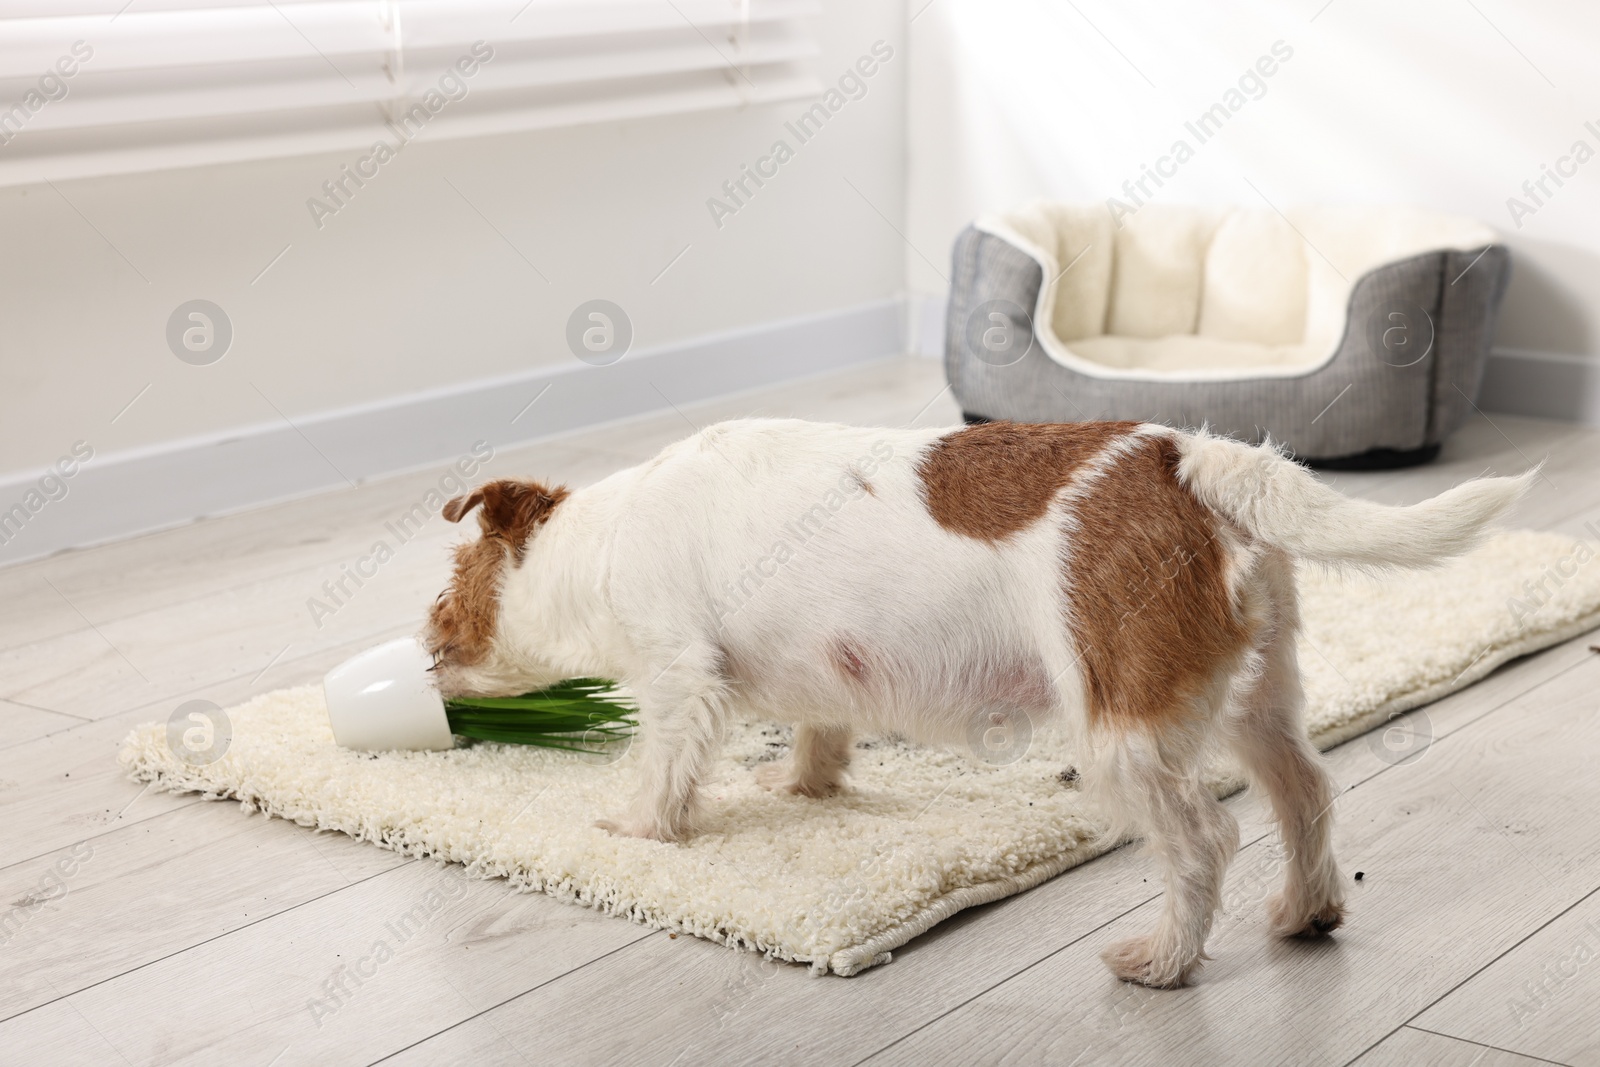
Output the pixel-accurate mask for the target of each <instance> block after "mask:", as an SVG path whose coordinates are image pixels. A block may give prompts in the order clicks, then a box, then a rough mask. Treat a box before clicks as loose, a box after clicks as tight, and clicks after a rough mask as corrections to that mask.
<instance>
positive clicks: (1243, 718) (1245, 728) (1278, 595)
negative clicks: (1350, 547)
mask: <svg viewBox="0 0 1600 1067" xmlns="http://www.w3.org/2000/svg"><path fill="white" fill-rule="evenodd" d="M1259 574H1260V576H1261V582H1262V583H1263V584H1262V587H1261V588H1262V592H1263V593H1264V594H1265V595H1266V597H1267V599H1268V601H1269V603H1270V611H1271V615H1272V619H1271V625H1270V626H1269V628H1268V629H1267V631H1266V633H1265V635H1264V641H1263V644H1262V645H1261V646H1260V648H1259V650H1258V651H1259V655H1260V656H1261V671H1260V673H1259V675H1258V676H1257V677H1256V678H1255V680H1254V683H1253V684H1252V685H1251V686H1250V688H1248V689H1247V690H1246V691H1245V693H1244V695H1243V697H1242V699H1241V700H1240V702H1239V706H1238V707H1237V708H1235V709H1233V711H1232V713H1231V715H1230V721H1229V722H1228V724H1227V736H1228V743H1229V747H1230V748H1231V749H1232V751H1233V752H1234V754H1235V755H1236V756H1238V758H1239V760H1240V762H1241V763H1242V764H1243V765H1244V769H1245V772H1246V773H1247V774H1248V775H1249V778H1250V781H1251V782H1252V783H1253V784H1254V785H1255V786H1256V787H1257V788H1259V789H1261V790H1263V791H1264V792H1265V793H1266V795H1267V798H1268V800H1270V801H1271V803H1272V811H1273V815H1274V816H1275V817H1276V818H1277V821H1278V831H1279V833H1280V834H1281V835H1282V838H1283V845H1284V849H1285V851H1286V853H1287V860H1286V863H1287V867H1286V871H1285V878H1284V886H1283V891H1282V892H1281V893H1279V894H1278V895H1276V896H1274V897H1273V898H1272V899H1271V900H1269V901H1268V903H1267V907H1268V910H1269V913H1270V915H1271V918H1272V931H1273V933H1275V934H1278V935H1280V936H1284V937H1295V936H1316V935H1319V934H1325V933H1328V932H1329V931H1331V930H1333V929H1335V928H1337V927H1338V926H1339V925H1340V923H1342V922H1343V921H1344V886H1343V881H1342V880H1341V878H1340V876H1339V866H1338V863H1337V862H1336V861H1335V859H1334V855H1333V841H1332V836H1333V801H1334V798H1335V796H1336V795H1337V793H1336V790H1335V786H1334V783H1333V780H1332V778H1331V777H1330V776H1329V774H1328V771H1327V769H1326V766H1325V764H1324V761H1323V759H1322V756H1321V755H1320V754H1318V752H1317V750H1316V749H1315V748H1313V747H1312V745H1311V742H1310V741H1309V740H1307V738H1306V733H1305V727H1304V725H1303V724H1302V722H1301V708H1302V706H1303V704H1304V702H1305V697H1304V694H1303V693H1302V691H1301V688H1300V667H1299V664H1298V663H1297V661H1296V657H1295V634H1296V631H1297V630H1298V628H1299V618H1298V611H1297V608H1296V603H1295V599H1296V597H1295V586H1294V572H1293V564H1292V563H1290V561H1289V560H1288V558H1287V557H1286V556H1284V555H1283V554H1282V553H1281V552H1274V553H1273V554H1272V555H1270V556H1267V557H1266V558H1264V559H1263V560H1262V561H1261V564H1260V570H1259Z"/></svg>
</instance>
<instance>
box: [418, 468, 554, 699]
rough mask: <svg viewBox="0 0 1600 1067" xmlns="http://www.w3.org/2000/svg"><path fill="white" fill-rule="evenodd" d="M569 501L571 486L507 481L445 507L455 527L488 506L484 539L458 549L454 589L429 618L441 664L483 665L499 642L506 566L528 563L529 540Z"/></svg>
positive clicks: (430, 643)
mask: <svg viewBox="0 0 1600 1067" xmlns="http://www.w3.org/2000/svg"><path fill="white" fill-rule="evenodd" d="M569 495H570V494H569V493H568V492H567V489H566V487H565V486H559V485H558V486H556V487H555V488H553V489H546V488H545V487H544V486H542V485H540V484H539V483H537V482H517V481H512V480H510V479H501V480H499V481H493V482H486V483H485V484H483V485H481V486H479V487H478V488H476V489H474V490H473V491H472V492H470V493H468V494H467V495H465V496H458V497H455V498H453V499H451V500H450V501H449V502H447V503H446V504H445V506H444V511H443V515H444V517H445V518H446V519H448V520H449V521H451V522H460V521H461V520H462V518H464V517H465V516H466V515H467V513H468V512H470V511H471V510H472V509H473V508H475V507H478V506H479V505H482V510H481V511H480V512H479V513H478V526H479V529H480V530H481V531H482V536H481V537H479V538H478V540H476V541H469V542H467V543H466V544H463V545H457V546H456V550H455V571H454V573H453V574H452V575H451V576H450V585H449V587H448V588H447V589H445V591H444V592H442V593H440V594H439V599H438V600H436V601H434V605H433V610H432V611H430V612H429V614H428V626H427V630H426V632H425V634H424V641H425V643H426V644H427V648H428V651H429V653H431V654H432V655H433V658H434V662H435V664H437V665H448V666H452V667H470V666H472V665H474V664H477V663H481V662H483V659H484V657H486V656H487V655H488V654H489V649H490V646H491V644H492V642H493V640H494V629H495V619H496V616H497V615H498V613H499V607H500V583H501V581H502V579H503V577H504V571H505V564H506V560H507V559H508V558H509V559H511V560H512V561H513V562H514V563H518V564H520V563H521V562H522V556H523V553H524V552H525V551H526V550H527V545H528V538H529V537H531V536H533V533H534V531H535V530H537V529H538V528H539V527H540V526H542V525H543V524H544V523H546V522H548V521H549V519H550V514H551V512H553V511H554V510H555V508H556V505H558V504H560V503H561V502H562V501H563V500H565V499H566V498H567V497H568V496H569Z"/></svg>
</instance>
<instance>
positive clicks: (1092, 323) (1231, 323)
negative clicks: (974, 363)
mask: <svg viewBox="0 0 1600 1067" xmlns="http://www.w3.org/2000/svg"><path fill="white" fill-rule="evenodd" d="M978 227H979V228H980V229H982V230H986V231H988V232H990V233H995V234H999V235H1000V236H1002V237H1005V238H1006V239H1007V240H1010V241H1011V242H1012V243H1014V244H1016V245H1017V246H1018V247H1019V248H1022V249H1023V250H1024V251H1026V252H1027V253H1028V254H1029V255H1031V256H1033V257H1034V258H1035V259H1036V260H1038V262H1039V264H1040V266H1041V267H1042V268H1043V270H1044V285H1043V287H1042V288H1041V290H1040V294H1039V306H1038V307H1037V308H1035V309H1032V310H1033V311H1034V313H1035V317H1036V319H1038V320H1040V321H1044V322H1048V323H1050V326H1051V329H1050V330H1042V331H1040V334H1041V341H1042V342H1043V348H1044V350H1045V352H1046V354H1048V355H1049V356H1050V358H1052V359H1054V360H1056V361H1057V362H1058V363H1062V364H1064V365H1066V366H1071V367H1074V368H1075V369H1077V370H1079V371H1082V372H1084V373H1088V374H1104V373H1106V372H1113V373H1114V372H1117V371H1136V372H1139V373H1149V374H1153V375H1156V376H1159V377H1176V378H1181V377H1184V376H1185V375H1186V374H1189V373H1191V372H1198V373H1199V376H1201V377H1216V376H1218V375H1226V374H1227V373H1229V372H1230V371H1237V372H1239V374H1240V375H1241V376H1247V375H1249V374H1250V373H1251V372H1258V371H1264V372H1266V373H1268V374H1272V373H1304V372H1305V371H1308V370H1311V369H1313V368H1315V367H1318V366H1320V365H1322V364H1323V363H1324V362H1326V361H1327V360H1329V359H1331V358H1332V357H1333V355H1334V353H1335V351H1336V350H1337V349H1338V347H1339V343H1340V341H1341V339H1342V338H1343V336H1344V327H1345V321H1344V320H1345V314H1346V309H1347V308H1348V306H1349V301H1350V289H1351V286H1352V285H1353V284H1354V283H1355V281H1356V280H1357V279H1359V278H1360V277H1361V276H1362V275H1364V274H1366V273H1367V272H1368V271H1371V270H1372V269H1374V268H1376V267H1379V266H1382V265H1383V264H1385V263H1390V262H1394V261H1396V260H1400V259H1406V258H1409V257H1411V256H1415V255H1420V254H1422V253H1424V252H1432V251H1437V250H1440V249H1447V248H1449V249H1463V250H1470V249H1475V248H1482V247H1483V246H1485V245H1489V244H1493V243H1495V241H1496V240H1497V238H1496V236H1495V232H1494V231H1493V230H1492V229H1490V228H1489V227H1488V226H1485V225H1483V224H1482V223H1480V222H1477V221H1475V220H1472V219H1465V218H1460V217H1456V216H1451V215H1443V214H1439V213H1436V212H1430V211H1423V210H1420V209H1416V208H1407V207H1393V206H1380V207H1373V206H1364V205H1336V206H1324V207H1312V208H1302V209H1298V210H1293V211H1290V212H1288V213H1287V217H1284V216H1281V215H1279V214H1278V213H1277V212H1276V211H1273V210H1272V209H1270V208H1213V207H1203V206H1197V205H1188V204H1161V203H1154V204H1147V205H1145V206H1144V207H1143V208H1141V209H1140V210H1139V211H1138V212H1137V213H1135V214H1133V215H1130V216H1126V217H1124V218H1123V219H1122V225H1121V227H1120V228H1118V227H1116V225H1115V223H1113V221H1112V219H1111V216H1110V212H1109V211H1108V209H1107V208H1106V206H1105V205H1104V204H1098V203H1096V204H1058V203H1049V202H1044V201H1039V202H1035V203H1033V204H1030V205H1028V206H1027V207H1025V208H1023V209H1021V210H1019V211H1016V212H1012V213H1010V214H1007V215H1001V216H990V217H988V218H985V219H982V220H980V221H979V223H978ZM1085 249H1087V251H1085ZM1080 252H1083V255H1082V257H1081V258H1079V259H1078V260H1077V262H1076V264H1074V263H1073V260H1074V259H1075V258H1076V257H1078V255H1079V253H1080ZM1069 266H1070V269H1067V268H1068V267H1069Z"/></svg>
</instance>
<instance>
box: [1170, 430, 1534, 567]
mask: <svg viewBox="0 0 1600 1067" xmlns="http://www.w3.org/2000/svg"><path fill="white" fill-rule="evenodd" d="M1178 447H1179V451H1180V453H1181V455H1182V459H1181V460H1180V461H1179V464H1178V477H1179V478H1180V479H1181V480H1182V481H1183V483H1184V484H1185V485H1187V486H1188V487H1189V489H1190V491H1191V492H1193V493H1194V494H1195V495H1196V496H1197V497H1199V499H1200V500H1201V502H1202V503H1204V504H1205V505H1206V506H1207V507H1210V508H1212V509H1213V510H1215V511H1218V512H1221V513H1222V514H1223V515H1226V516H1227V517H1228V518H1230V519H1232V520H1233V521H1234V522H1236V523H1238V524H1239V525H1240V526H1242V527H1243V528H1244V529H1245V530H1246V531H1247V532H1248V533H1250V534H1251V535H1252V536H1254V537H1258V538H1260V539H1261V540H1263V541H1265V542H1267V543H1268V544H1270V545H1276V546H1277V547H1279V548H1281V549H1283V550H1284V551H1286V552H1288V553H1289V554H1290V555H1292V556H1295V557H1298V558H1300V559H1309V560H1318V561H1321V562H1324V563H1337V564H1346V565H1351V566H1357V567H1373V568H1385V567H1427V566H1430V565H1432V564H1435V563H1439V562H1441V561H1443V560H1447V559H1449V558H1451V557H1453V556H1459V555H1461V554H1462V553H1463V552H1468V551H1470V550H1471V549H1473V548H1474V547H1476V546H1477V544H1478V543H1479V542H1480V541H1482V540H1483V538H1484V535H1485V532H1486V528H1487V527H1488V525H1489V523H1490V522H1492V521H1493V520H1494V519H1495V518H1496V517H1498V516H1499V515H1501V514H1502V513H1503V512H1505V511H1506V510H1507V509H1508V508H1510V507H1511V505H1512V504H1514V503H1516V501H1517V498H1518V497H1520V496H1521V495H1522V494H1523V493H1524V492H1526V491H1527V489H1528V486H1529V485H1530V484H1532V481H1533V479H1534V478H1536V477H1538V474H1539V470H1538V468H1537V467H1535V468H1534V469H1533V470H1530V471H1528V472H1527V473H1525V474H1522V475H1519V476H1518V477H1515V478H1478V479H1475V480H1474V481H1470V482H1465V483H1463V484H1461V485H1458V486H1456V487H1455V488H1454V489H1451V490H1449V491H1447V492H1444V493H1440V494H1439V495H1438V496H1436V497H1433V498H1432V499H1431V500H1424V501H1423V502H1422V503H1420V504H1413V505H1411V506H1410V507H1387V506H1385V505H1383V504H1375V503H1373V502H1372V501H1370V500H1358V499H1356V498H1353V497H1347V496H1344V495H1343V494H1341V493H1337V492H1335V491H1334V490H1332V489H1330V488H1328V487H1327V486H1326V485H1324V484H1323V483H1322V482H1320V481H1318V480H1317V478H1316V477H1315V476H1313V475H1312V474H1311V472H1310V471H1308V470H1306V469H1305V468H1304V467H1302V466H1300V465H1299V464H1297V463H1295V462H1294V461H1293V460H1290V459H1288V458H1287V457H1285V456H1283V455H1282V454H1281V453H1279V452H1278V451H1277V450H1276V449H1274V448H1273V447H1271V445H1270V443H1269V444H1268V445H1264V446H1261V447H1259V448H1258V447H1252V446H1250V445H1246V444H1242V443H1240V442H1238V441H1232V440H1229V439H1227V438H1221V437H1213V436H1211V435H1209V434H1207V433H1204V432H1201V433H1198V434H1179V435H1178Z"/></svg>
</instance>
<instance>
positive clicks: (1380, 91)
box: [906, 0, 1600, 360]
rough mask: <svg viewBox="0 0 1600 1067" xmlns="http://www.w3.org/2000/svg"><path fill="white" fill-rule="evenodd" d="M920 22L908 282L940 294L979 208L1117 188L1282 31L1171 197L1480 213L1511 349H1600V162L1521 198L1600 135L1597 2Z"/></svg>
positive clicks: (1097, 4) (938, 7) (1057, 11)
mask: <svg viewBox="0 0 1600 1067" xmlns="http://www.w3.org/2000/svg"><path fill="white" fill-rule="evenodd" d="M1080 13H1081V14H1080ZM911 25H912V66H911V71H912V73H911V96H910V100H911V110H910V138H911V140H910V162H909V177H910V183H911V184H910V198H909V203H908V212H909V227H910V228H909V230H908V236H909V237H910V240H911V243H912V244H913V245H914V246H915V249H916V250H915V251H911V252H908V254H907V256H906V263H907V270H908V274H909V277H910V280H911V287H912V290H913V292H914V293H916V294H920V295H925V296H942V294H943V291H944V288H945V282H944V280H943V279H942V278H941V277H940V275H939V273H938V272H948V266H947V264H948V259H949V250H950V244H951V242H952V240H953V239H954V237H955V235H956V234H957V233H958V232H959V231H960V229H961V228H962V227H963V226H964V225H966V223H967V222H969V221H970V220H971V219H972V218H973V217H974V216H976V215H978V214H980V213H982V212H984V211H990V210H998V209H1004V208H1007V207H1011V206H1015V205H1017V204H1019V203H1021V202H1023V201H1025V200H1028V199H1031V198H1034V197H1041V196H1043V197H1049V198H1054V199H1061V200H1081V201H1104V200H1105V198H1106V197H1108V196H1113V195H1117V196H1121V195H1123V194H1122V192H1121V187H1122V183H1123V182H1124V181H1126V180H1130V179H1137V178H1138V177H1139V175H1140V172H1141V168H1142V167H1143V166H1144V165H1145V164H1151V163H1154V162H1155V160H1156V158H1157V157H1158V156H1160V155H1163V154H1165V153H1166V152H1167V151H1168V149H1169V147H1170V146H1171V144H1172V142H1173V141H1174V140H1175V139H1177V138H1178V137H1182V136H1186V134H1185V132H1184V129H1183V124H1184V122H1185V121H1189V120H1193V119H1194V118H1195V117H1196V116H1198V115H1199V114H1200V113H1201V112H1203V111H1205V110H1206V109H1207V108H1208V107H1210V106H1211V105H1212V104H1213V103H1216V102H1218V101H1219V100H1220V99H1221V98H1222V96H1223V94H1224V93H1225V92H1226V91H1227V90H1228V89H1230V88H1232V87H1234V86H1235V85H1236V84H1237V81H1238V78H1239V76H1240V75H1241V74H1242V73H1243V72H1244V71H1245V70H1246V68H1248V67H1250V66H1251V65H1252V64H1254V63H1255V62H1256V60H1257V59H1258V57H1260V56H1263V55H1266V54H1268V53H1269V51H1270V49H1271V46H1272V45H1273V43H1274V42H1276V41H1280V40H1281V41H1283V42H1284V44H1285V45H1287V46H1288V47H1289V48H1291V49H1292V50H1293V56H1292V58H1291V59H1289V60H1288V61H1287V62H1285V63H1282V64H1280V65H1279V66H1278V69H1277V71H1276V72H1275V73H1274V74H1273V76H1272V77H1271V78H1269V79H1266V81H1265V86H1266V91H1265V94H1264V95H1263V96H1261V98H1260V99H1251V100H1249V101H1248V102H1247V103H1246V104H1245V105H1244V106H1243V107H1242V108H1241V109H1240V110H1239V111H1238V112H1237V113H1235V114H1233V115H1232V117H1231V119H1230V120H1229V122H1228V123H1227V125H1226V127H1225V128H1224V130H1223V132H1222V133H1221V134H1219V135H1218V136H1216V137H1215V138H1213V139H1211V140H1210V141H1208V142H1206V143H1205V144H1203V145H1201V146H1199V147H1198V149H1197V151H1196V154H1195V157H1194V158H1193V159H1192V160H1190V161H1189V162H1187V163H1186V164H1185V165H1184V166H1182V167H1181V168H1179V170H1178V173H1177V175H1176V176H1175V177H1174V178H1172V179H1170V180H1168V181H1167V183H1166V185H1165V187H1164V188H1162V189H1160V190H1159V191H1158V192H1157V193H1156V196H1157V197H1158V198H1159V199H1161V200H1165V201H1169V202H1185V201H1187V202H1205V203H1243V204H1256V205H1259V204H1260V203H1261V202H1262V196H1265V198H1266V199H1267V200H1269V201H1270V202H1271V203H1273V204H1275V205H1277V206H1278V207H1280V208H1281V207H1284V206H1286V205H1291V204H1299V203H1313V202H1360V203H1395V202H1399V203H1410V204H1416V205H1420V206H1426V207H1431V208H1434V209H1437V210H1441V211H1447V212H1453V213H1458V214H1462V215H1467V216H1471V217H1474V218H1478V219H1482V220H1483V221H1485V222H1487V223H1488V224H1490V225H1491V226H1494V227H1495V228H1497V229H1499V230H1500V231H1502V232H1503V233H1504V234H1505V240H1506V242H1507V243H1508V244H1509V245H1510V247H1511V249H1512V255H1513V282H1512V286H1511V290H1510V292H1509V293H1508V296H1507V300H1506V305H1505V309H1504V313H1503V317H1502V321H1501V325H1500V329H1499V334H1498V342H1497V343H1498V346H1499V347H1501V348H1506V349H1527V350H1535V351H1541V352H1553V353H1562V354H1568V355H1578V356H1582V357H1586V358H1588V359H1591V360H1592V359H1595V358H1596V357H1597V354H1600V213H1597V211H1596V208H1597V207H1600V196H1597V191H1600V158H1596V159H1595V160H1592V161H1590V162H1589V163H1588V164H1587V165H1586V166H1584V167H1582V168H1580V169H1579V171H1578V174H1577V176H1576V177H1575V178H1570V179H1567V180H1566V184H1565V186H1564V187H1563V188H1561V189H1559V190H1556V189H1555V187H1554V186H1553V185H1551V186H1549V188H1550V189H1552V190H1553V191H1554V194H1555V195H1553V196H1551V197H1548V198H1546V203H1545V204H1544V205H1543V206H1542V207H1540V208H1539V209H1538V210H1537V212H1536V213H1535V214H1533V215H1532V216H1529V217H1526V218H1524V219H1522V220H1521V221H1522V225H1521V227H1520V228H1519V227H1517V225H1516V224H1515V222H1514V220H1513V219H1512V218H1511V216H1510V214H1509V213H1508V210H1507V205H1506V201H1507V198H1508V197H1512V196H1520V197H1523V198H1524V199H1526V196H1525V194H1523V193H1522V191H1521V186H1522V183H1523V182H1524V181H1525V180H1527V179H1530V178H1537V177H1538V176H1539V175H1540V173H1541V164H1545V163H1551V164H1553V163H1554V162H1555V161H1556V160H1557V159H1558V157H1561V156H1563V155H1566V154H1567V153H1568V152H1569V151H1570V150H1571V147H1572V145H1573V142H1574V141H1576V140H1579V139H1582V140H1584V141H1586V142H1587V143H1588V144H1589V146H1590V147H1591V148H1593V149H1595V150H1596V151H1597V152H1600V67H1597V66H1596V64H1595V61H1594V57H1595V54H1596V51H1597V49H1600V8H1596V7H1595V6H1594V5H1579V4H1574V3H1553V2H1548V0H1545V2H1538V3H1517V4H1513V3H1509V2H1506V0H1474V3H1472V4H1469V3H1463V2H1461V0H1416V2H1407V3H1395V2H1393V0H1333V2H1332V3H1328V2H1327V0H1295V2H1293V3H1273V4H1269V3H1265V2H1255V3H1236V4H1229V5H1226V7H1224V6H1223V5H1213V4H1205V5H1199V4H1186V3H1180V2H1177V0H1144V2H1135V3H1113V2H1111V0H1077V2H1076V3H1075V5H1067V4H1061V3H1057V2H1054V0H935V2H934V3H933V4H931V5H930V6H929V7H928V8H927V9H926V10H925V11H924V12H923V13H922V14H920V15H918V16H916V18H915V19H914V20H913V22H912V24H911ZM1519 52H1520V54H1519ZM1588 120H1595V126H1596V129H1595V130H1594V131H1590V130H1586V129H1585V127H1584V123H1585V122H1586V121H1588ZM1188 139H1189V140H1190V141H1191V142H1192V141H1193V140H1194V139H1193V138H1192V137H1189V138H1188ZM1252 183H1253V184H1254V186H1255V187H1256V189H1259V190H1260V193H1259V194H1258V193H1257V192H1256V191H1255V189H1252V188H1251V184H1252ZM1530 203H1531V201H1530ZM926 260H932V261H933V263H934V264H936V265H937V266H938V272H936V271H935V270H934V269H932V268H930V267H929V266H928V264H927V262H926ZM923 347H928V342H927V340H926V339H925V340H924V341H923Z"/></svg>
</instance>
